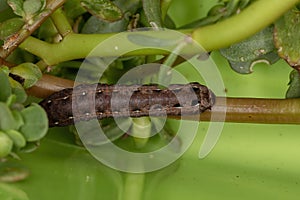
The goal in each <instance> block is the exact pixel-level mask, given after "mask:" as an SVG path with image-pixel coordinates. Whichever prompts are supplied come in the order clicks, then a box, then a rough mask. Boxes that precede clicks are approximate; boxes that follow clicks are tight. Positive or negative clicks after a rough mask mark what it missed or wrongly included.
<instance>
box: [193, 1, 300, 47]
mask: <svg viewBox="0 0 300 200" xmlns="http://www.w3.org/2000/svg"><path fill="white" fill-rule="evenodd" d="M298 2H299V0H285V1H283V0H258V1H255V2H254V3H253V4H251V5H250V6H248V7H247V8H246V9H245V10H243V11H242V12H241V13H240V14H238V15H235V16H233V17H230V18H228V19H226V20H224V21H222V22H220V23H216V24H213V25H209V26H205V27H201V28H198V29H196V30H195V31H194V32H193V34H192V37H193V39H194V40H196V41H197V42H198V43H199V44H200V45H202V47H204V49H206V50H207V51H212V50H217V49H220V48H225V47H228V46H230V45H232V44H234V43H237V42H240V41H242V40H244V39H246V38H248V37H250V36H251V35H253V34H255V33H257V32H258V31H260V30H262V29H263V28H265V27H267V26H269V25H270V24H272V23H273V22H274V21H275V20H276V19H278V18H279V17H280V16H282V15H283V14H284V13H285V12H286V11H288V10H289V9H291V8H292V7H293V6H294V5H295V4H296V3H298Z"/></svg>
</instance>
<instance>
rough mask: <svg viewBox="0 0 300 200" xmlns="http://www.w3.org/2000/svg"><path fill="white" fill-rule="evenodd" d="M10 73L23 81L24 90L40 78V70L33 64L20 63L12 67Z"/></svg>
mask: <svg viewBox="0 0 300 200" xmlns="http://www.w3.org/2000/svg"><path fill="white" fill-rule="evenodd" d="M10 73H12V74H14V75H17V76H19V77H21V78H23V79H24V80H25V81H24V88H30V87H32V86H33V85H34V84H35V83H36V82H37V81H38V80H39V79H40V78H41V77H42V72H41V70H40V69H39V68H38V66H36V65H35V64H33V63H22V64H20V65H18V66H16V67H13V68H12V69H11V70H10Z"/></svg>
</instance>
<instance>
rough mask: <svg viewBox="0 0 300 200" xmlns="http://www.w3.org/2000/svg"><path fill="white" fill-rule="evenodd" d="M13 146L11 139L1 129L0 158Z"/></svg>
mask: <svg viewBox="0 0 300 200" xmlns="http://www.w3.org/2000/svg"><path fill="white" fill-rule="evenodd" d="M12 147H13V141H12V140H11V139H10V138H9V137H8V136H7V135H6V134H5V133H4V132H2V131H0V158H3V157H5V156H7V155H8V154H9V153H10V152H11V150H12Z"/></svg>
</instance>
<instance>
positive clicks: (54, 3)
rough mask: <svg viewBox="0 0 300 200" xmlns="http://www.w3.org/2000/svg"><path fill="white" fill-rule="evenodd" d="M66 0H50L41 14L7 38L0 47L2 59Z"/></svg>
mask: <svg viewBox="0 0 300 200" xmlns="http://www.w3.org/2000/svg"><path fill="white" fill-rule="evenodd" d="M64 2H65V0H49V1H48V2H47V6H46V8H45V9H44V11H43V12H41V13H40V14H39V17H36V18H35V19H34V21H33V22H32V23H31V24H30V25H29V24H25V25H24V27H23V28H22V29H21V30H20V31H19V32H17V33H15V34H14V35H12V36H10V37H9V38H7V39H6V41H5V44H4V45H3V46H2V47H0V57H1V58H2V59H5V58H7V57H8V56H9V55H10V54H11V53H12V52H13V51H14V50H15V49H16V48H17V47H18V46H19V45H20V44H21V43H22V42H23V41H24V40H26V38H28V37H29V36H30V35H31V34H32V33H33V32H34V31H35V30H36V29H37V28H39V27H40V25H41V24H42V23H43V22H44V21H45V20H46V19H47V18H48V17H49V16H50V15H51V14H52V13H53V12H54V11H55V10H56V9H57V8H59V7H60V6H62V5H63V3H64ZM4 46H5V48H4ZM48 54H49V53H48ZM46 55H47V54H46Z"/></svg>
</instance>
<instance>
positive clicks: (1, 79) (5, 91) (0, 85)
mask: <svg viewBox="0 0 300 200" xmlns="http://www.w3.org/2000/svg"><path fill="white" fill-rule="evenodd" d="M0 91H1V92H0V101H2V102H5V101H6V100H7V99H8V97H9V96H10V95H11V93H12V91H11V87H10V83H9V79H8V77H7V75H6V74H5V73H4V72H3V71H2V70H0Z"/></svg>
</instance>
